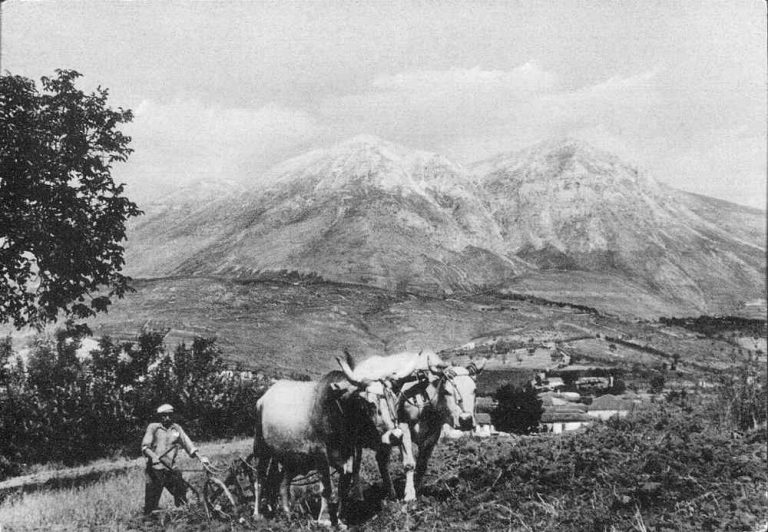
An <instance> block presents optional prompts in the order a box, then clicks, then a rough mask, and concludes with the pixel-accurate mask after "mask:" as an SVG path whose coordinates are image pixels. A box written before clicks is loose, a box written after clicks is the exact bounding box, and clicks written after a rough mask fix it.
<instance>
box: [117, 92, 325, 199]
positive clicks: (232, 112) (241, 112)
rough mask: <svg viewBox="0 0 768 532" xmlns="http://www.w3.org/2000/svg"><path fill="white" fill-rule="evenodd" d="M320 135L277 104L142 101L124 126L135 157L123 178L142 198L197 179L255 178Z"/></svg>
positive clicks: (305, 117) (299, 114)
mask: <svg viewBox="0 0 768 532" xmlns="http://www.w3.org/2000/svg"><path fill="white" fill-rule="evenodd" d="M321 131H322V129H321V128H320V127H319V126H318V124H317V123H316V121H315V120H314V119H313V118H312V116H310V115H309V114H308V113H306V112H304V111H301V110H297V109H289V108H284V107H279V106H276V105H267V106H264V107H261V108H258V109H247V108H222V107H217V106H210V105H205V104H203V103H201V102H200V101H198V100H194V99H177V100H174V101H172V102H170V103H157V102H152V101H144V102H142V103H141V105H139V106H138V108H137V109H136V111H135V118H134V121H133V123H132V124H131V125H130V126H129V127H128V128H126V132H127V133H128V134H129V135H131V136H132V138H133V142H132V147H133V148H134V149H135V153H134V154H133V155H132V156H131V158H130V159H129V163H128V164H127V165H125V167H124V168H122V169H121V176H123V177H124V179H125V180H126V181H127V182H128V185H129V187H131V188H132V190H133V191H134V192H138V193H139V194H140V195H141V194H144V193H145V192H147V193H151V192H152V191H151V190H147V189H148V188H149V189H152V188H154V189H157V188H162V187H163V186H178V185H182V184H184V183H186V182H189V181H193V180H216V179H243V178H246V177H254V176H253V174H257V173H258V172H259V171H260V170H263V169H264V168H266V167H268V166H269V165H271V164H273V163H274V162H276V159H279V158H280V157H281V156H282V154H283V153H286V152H291V150H293V149H295V148H296V147H297V146H301V145H302V144H304V143H306V142H308V141H309V140H311V139H312V138H314V137H315V136H317V135H318V134H319V133H320V132H321ZM255 177H257V176H255Z"/></svg>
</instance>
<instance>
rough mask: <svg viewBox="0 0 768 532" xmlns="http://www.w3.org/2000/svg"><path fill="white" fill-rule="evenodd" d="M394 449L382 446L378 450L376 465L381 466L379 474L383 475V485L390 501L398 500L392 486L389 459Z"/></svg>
mask: <svg viewBox="0 0 768 532" xmlns="http://www.w3.org/2000/svg"><path fill="white" fill-rule="evenodd" d="M391 451H392V448H391V447H390V446H389V445H380V446H379V448H378V449H376V463H377V464H378V466H379V474H380V475H381V484H382V488H383V490H384V493H385V494H386V495H385V496H386V497H387V498H388V499H390V500H395V499H397V494H396V493H395V487H394V486H393V485H392V476H391V475H390V474H389V458H390V455H391Z"/></svg>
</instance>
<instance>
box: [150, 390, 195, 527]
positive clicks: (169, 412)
mask: <svg viewBox="0 0 768 532" xmlns="http://www.w3.org/2000/svg"><path fill="white" fill-rule="evenodd" d="M157 414H158V415H159V417H160V423H150V424H149V426H148V427H147V432H146V433H145V434H144V439H142V440H141V453H142V454H143V455H144V456H146V457H147V470H146V483H145V488H146V489H145V492H144V515H149V514H151V513H152V512H153V511H154V510H156V509H157V505H158V503H159V502H160V495H162V493H163V488H165V489H167V490H168V491H169V492H170V493H171V495H173V499H174V502H175V503H176V506H181V505H182V504H186V502H187V485H186V483H185V482H184V479H183V478H182V476H181V472H180V471H178V470H175V469H173V465H174V462H175V461H176V455H177V454H178V452H179V448H183V449H184V451H186V453H187V454H188V455H189V456H190V457H192V458H197V459H198V460H199V461H200V462H201V463H202V464H205V465H207V464H209V463H210V462H209V460H208V458H206V457H205V456H201V455H200V454H198V452H197V449H196V448H195V446H194V444H193V443H192V440H190V439H189V436H187V434H186V433H185V432H184V429H182V428H181V427H180V426H179V425H178V424H176V423H174V422H173V407H172V406H171V405H169V404H164V405H161V406H160V407H159V408H158V409H157Z"/></svg>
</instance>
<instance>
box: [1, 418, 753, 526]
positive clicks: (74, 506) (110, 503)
mask: <svg viewBox="0 0 768 532" xmlns="http://www.w3.org/2000/svg"><path fill="white" fill-rule="evenodd" d="M703 414H704V411H703V410H702V411H699V410H698V407H696V406H695V405H694V410H693V411H691V409H690V408H679V407H677V406H674V405H666V406H658V407H656V408H654V409H653V410H649V411H644V412H643V413H641V414H637V415H635V416H631V417H630V418H625V419H622V420H616V421H611V422H608V423H604V424H598V425H595V426H594V427H592V428H589V429H587V430H584V431H580V432H576V433H569V434H565V435H560V436H556V435H533V436H526V437H518V438H489V439H483V440H477V439H462V440H447V441H443V442H441V443H440V444H439V445H438V447H437V449H436V451H435V454H434V456H433V458H432V460H431V461H430V467H429V470H428V474H427V477H426V479H425V485H424V487H423V489H422V491H421V494H420V497H419V500H418V502H417V503H416V504H404V503H402V502H389V503H387V502H384V501H382V500H381V497H380V495H381V494H380V489H379V483H380V479H379V476H378V472H377V471H376V469H375V464H374V460H373V456H372V453H370V452H366V453H365V461H364V464H363V478H364V479H365V484H364V486H363V487H364V494H365V500H364V501H362V502H359V503H355V504H354V505H353V508H352V513H351V514H350V519H349V522H350V523H351V525H352V527H351V528H353V529H355V530H360V531H392V532H400V531H406V530H409V531H410V530H416V531H431V530H440V531H442V530H457V531H458V530H493V531H496V530H512V531H522V530H530V531H537V532H538V531H543V532H549V531H551V532H555V531H572V530H573V531H581V530H595V531H606V532H608V531H614V530H626V531H637V532H640V531H646V530H670V531H671V530H675V531H691V532H693V531H697V532H698V531H700V530H733V531H745V532H747V531H749V532H751V531H753V530H759V529H760V527H761V526H764V525H765V524H766V514H765V508H766V504H768V496H767V491H766V489H767V488H768V474H766V471H765V463H766V447H765V443H766V433H765V429H761V430H758V431H754V432H751V433H747V434H745V435H744V436H743V437H740V438H734V437H733V436H732V434H731V433H730V431H728V430H722V429H721V428H720V427H719V426H717V425H716V424H715V423H714V422H711V421H710V420H709V419H708V418H707V416H705V415H703ZM237 454H239V452H234V453H223V454H221V455H219V456H218V457H217V459H218V461H219V463H223V462H226V461H228V460H230V459H231V458H232V457H234V456H235V455H237ZM398 462H399V460H398V457H397V453H393V464H392V473H393V478H394V480H395V486H396V489H397V490H399V492H400V493H401V494H402V489H403V471H402V467H400V466H399V464H398ZM190 477H192V478H194V475H191V474H188V478H190ZM142 500H143V477H142V472H141V470H140V469H134V470H131V471H129V472H127V473H123V474H116V475H110V476H107V477H104V478H102V479H100V480H98V481H97V482H94V483H93V484H90V485H86V486H81V487H78V488H73V489H65V490H55V491H40V492H36V493H30V494H26V495H22V496H17V497H13V498H11V499H9V500H6V501H5V502H3V503H2V505H0V523H2V524H3V529H4V530H83V529H88V530H146V531H152V532H154V531H159V530H176V531H182V530H238V531H239V530H260V531H262V530H272V531H278V532H280V531H291V530H321V528H320V527H318V526H317V525H315V524H314V523H313V521H312V513H313V512H315V511H316V508H317V495H316V491H315V490H313V489H311V488H304V489H299V490H297V492H296V497H295V500H294V509H295V510H296V512H295V515H294V516H293V517H291V518H287V517H285V516H278V517H276V518H272V519H265V520H262V521H259V522H252V521H251V520H250V511H251V508H250V506H249V505H248V506H245V507H243V508H242V513H241V514H240V515H241V517H242V518H243V519H242V521H239V520H235V521H234V522H232V523H223V522H213V523H209V522H208V521H207V520H206V518H205V516H204V514H203V512H202V511H201V509H200V507H199V506H197V505H191V506H190V507H188V508H183V509H181V510H175V509H173V508H172V502H171V500H170V497H168V496H167V495H165V496H164V498H163V500H162V501H161V507H163V508H165V509H166V511H165V512H164V513H163V515H162V516H161V517H160V518H159V519H157V520H154V521H152V522H146V521H143V520H142V518H141V516H140V511H141V502H142Z"/></svg>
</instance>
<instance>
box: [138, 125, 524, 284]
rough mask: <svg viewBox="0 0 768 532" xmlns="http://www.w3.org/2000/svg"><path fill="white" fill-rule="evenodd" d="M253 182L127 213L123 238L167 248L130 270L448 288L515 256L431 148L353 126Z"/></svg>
mask: <svg viewBox="0 0 768 532" xmlns="http://www.w3.org/2000/svg"><path fill="white" fill-rule="evenodd" d="M264 181H265V182H268V183H270V185H269V186H268V187H267V188H266V189H265V190H259V191H252V192H251V193H250V194H246V195H238V196H233V197H230V198H228V199H227V198H225V199H221V200H218V201H214V202H212V203H210V204H208V205H205V206H203V207H201V208H197V209H189V210H188V211H187V214H186V215H184V216H185V218H181V217H180V216H176V218H175V219H174V221H173V222H171V223H170V224H168V223H167V219H164V216H157V217H156V218H154V219H151V220H148V221H147V222H148V223H147V222H145V223H142V222H139V223H138V224H137V225H136V226H135V228H134V232H133V233H132V237H131V238H132V240H133V241H138V242H145V241H147V240H148V239H150V238H151V239H152V240H154V244H153V245H155V246H158V245H159V246H160V247H162V248H163V249H166V250H171V252H172V253H175V257H169V260H167V262H166V263H165V265H164V266H163V267H162V268H160V269H157V267H156V265H155V264H152V265H150V267H149V268H147V269H142V268H143V267H137V269H136V270H135V271H132V272H131V273H133V274H134V275H143V276H145V275H147V273H148V272H147V270H149V271H152V272H153V275H204V274H215V275H225V276H236V277H251V276H254V275H256V274H258V273H259V272H261V271H264V270H283V269H285V270H289V271H293V270H296V271H299V272H314V273H319V274H320V275H322V276H323V277H326V278H328V279H331V280H344V281H347V282H360V283H365V284H372V285H376V286H380V287H386V288H397V289H406V288H408V289H420V290H432V289H437V290H440V291H443V292H445V291H447V292H450V291H454V290H457V289H459V290H462V289H470V288H473V287H477V286H481V285H485V284H487V283H497V282H498V281H499V280H502V279H505V278H509V277H511V276H513V275H515V274H516V273H519V272H520V271H521V270H523V269H524V268H525V267H526V266H525V264H523V263H522V262H521V261H519V260H518V259H517V258H516V257H505V256H503V255H502V254H500V253H499V251H500V250H502V249H503V248H504V242H503V240H502V238H501V235H500V234H499V232H498V228H497V225H496V223H495V221H494V220H493V218H492V217H491V216H490V213H489V212H488V211H487V209H486V208H485V207H484V206H483V204H482V201H481V200H480V199H479V198H480V196H481V193H480V192H479V191H478V190H477V188H476V186H475V185H474V184H473V183H472V182H471V181H469V180H468V179H467V177H466V174H465V172H464V171H463V170H462V169H461V168H460V167H458V166H456V165H454V164H453V163H451V162H450V161H448V160H447V159H445V158H444V157H441V156H439V155H435V154H431V153H426V152H417V151H413V150H408V149H406V148H403V147H401V146H397V145H394V144H391V143H387V142H384V141H381V140H379V139H376V138H373V137H356V138H354V139H352V140H350V141H347V142H344V143H341V144H339V145H337V146H334V147H333V148H331V149H329V150H318V151H315V152H311V153H309V154H306V155H304V156H301V157H298V158H296V159H293V160H291V161H288V162H286V163H284V164H282V165H280V166H278V167H277V168H275V169H274V170H273V171H272V172H271V175H269V176H267V177H266V178H265V179H264ZM197 220H199V221H200V224H203V222H204V225H198V224H197V222H196V221H197ZM176 229H178V231H176ZM184 233H186V234H184ZM179 237H181V241H182V242H184V245H185V247H184V248H183V249H176V242H178V240H176V239H178V238H179ZM160 242H163V244H162V245H160ZM130 253H131V254H130V255H129V261H128V262H129V264H134V262H133V261H132V259H134V258H136V254H135V253H134V251H133V250H130ZM165 256H167V255H165ZM141 262H142V261H141V260H136V263H137V264H141Z"/></svg>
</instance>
